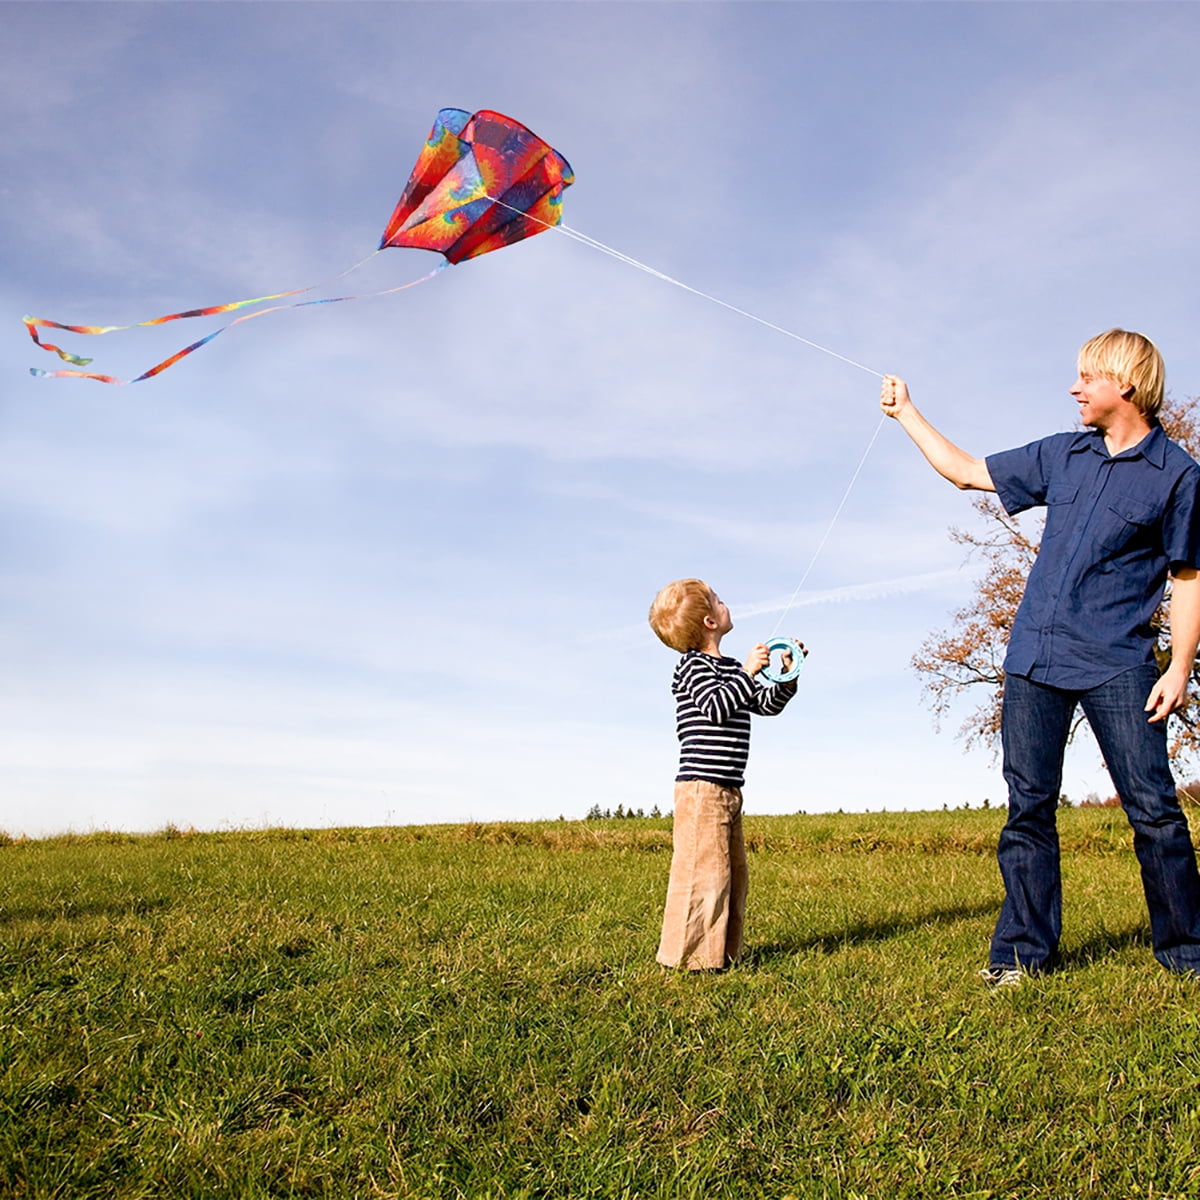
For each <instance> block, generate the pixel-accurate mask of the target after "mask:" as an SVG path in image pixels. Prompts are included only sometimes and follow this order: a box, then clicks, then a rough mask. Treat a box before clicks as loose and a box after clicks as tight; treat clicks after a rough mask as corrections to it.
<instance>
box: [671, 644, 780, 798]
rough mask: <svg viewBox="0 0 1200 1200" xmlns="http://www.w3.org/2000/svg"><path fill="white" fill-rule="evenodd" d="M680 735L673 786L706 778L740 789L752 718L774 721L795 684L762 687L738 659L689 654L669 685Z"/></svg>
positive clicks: (681, 661)
mask: <svg viewBox="0 0 1200 1200" xmlns="http://www.w3.org/2000/svg"><path fill="white" fill-rule="evenodd" d="M671 691H672V692H674V694H675V699H676V702H677V709H676V717H675V723H676V732H677V733H678V735H679V774H678V775H676V776H675V779H676V782H678V781H680V780H688V779H704V780H707V781H708V782H710V783H718V784H720V785H721V786H722V787H741V786H742V785H743V784H744V783H745V781H746V761H747V759H748V758H749V756H750V714H751V713H758V714H759V715H760V716H764V717H773V716H776V715H777V714H779V713H781V712H783V709H784V706H785V705H786V704H787V702H788V701H789V700H790V699H791V698H792V697H793V696H794V695H795V694H796V683H795V681H794V680H793V681H792V682H790V683H775V684H770V685H767V686H765V687H764V686H761V685H759V684H757V683H755V681H754V680H753V679H752V678H751V677H750V676H749V675H748V674H746V671H745V669H744V668H743V667H742V665H741V663H739V662H738V661H737V659H736V658H726V657H724V656H722V657H720V658H714V657H713V655H711V654H705V653H704V652H703V651H701V650H689V651H688V652H687V653H686V654H685V655H684V656H683V657H682V658H681V659H680V660H679V665H678V666H677V667H676V668H675V675H674V678H673V679H672V680H671Z"/></svg>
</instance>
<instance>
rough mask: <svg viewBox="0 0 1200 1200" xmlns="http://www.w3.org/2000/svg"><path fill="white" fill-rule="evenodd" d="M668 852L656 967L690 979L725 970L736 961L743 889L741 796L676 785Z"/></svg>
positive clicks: (692, 783) (703, 785)
mask: <svg viewBox="0 0 1200 1200" xmlns="http://www.w3.org/2000/svg"><path fill="white" fill-rule="evenodd" d="M673 845H674V849H673V853H672V855H671V877H670V880H669V882H668V883H667V903H666V909H665V911H664V912H663V927H662V940H661V941H660V942H659V946H658V956H657V957H658V961H659V962H660V963H662V965H663V966H664V967H686V968H687V969H688V970H690V971H703V970H711V969H714V968H720V967H724V966H727V965H728V964H729V963H730V962H733V961H736V960H737V959H738V958H740V957H741V953H742V931H743V928H744V926H745V920H746V892H747V888H748V884H749V873H748V871H747V866H746V843H745V839H744V838H743V836H742V790H741V788H735V787H722V786H721V785H720V784H718V783H708V782H706V781H705V780H685V781H680V782H677V783H676V784H675V829H674V835H673Z"/></svg>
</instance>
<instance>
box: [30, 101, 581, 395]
mask: <svg viewBox="0 0 1200 1200" xmlns="http://www.w3.org/2000/svg"><path fill="white" fill-rule="evenodd" d="M574 179H575V175H574V173H573V172H572V170H571V166H570V164H569V163H568V162H567V160H566V159H565V158H563V156H562V155H561V154H559V153H558V151H557V150H554V149H553V148H551V147H550V146H549V145H548V144H547V143H546V142H544V141H542V139H541V138H539V137H537V136H536V135H535V134H533V133H531V132H530V131H529V130H528V129H526V128H525V126H524V125H522V124H520V122H518V121H514V120H513V119H512V118H511V117H505V116H502V115H501V114H500V113H497V112H491V111H489V110H487V109H484V110H482V111H480V112H477V113H474V114H471V113H467V112H464V111H463V110H462V109H458V108H443V109H442V110H441V112H439V113H438V115H437V118H436V119H435V120H434V123H433V129H432V130H431V131H430V134H429V137H428V138H427V139H426V142H425V146H424V148H423V149H422V151H421V153H420V155H419V157H418V158H417V162H416V165H415V166H414V167H413V169H412V174H411V175H410V176H409V179H408V183H407V185H406V186H405V188H404V193H403V195H402V196H401V197H400V202H399V203H398V204H397V205H396V208H395V211H394V212H393V213H392V215H391V218H390V219H389V221H388V223H387V227H386V228H385V229H384V231H383V237H382V238H381V240H380V242H379V246H378V248H377V249H376V250H375V251H374V252H373V253H372V254H370V255H368V256H367V258H365V259H363V262H362V263H357V264H355V266H353V267H350V268H349V269H348V270H346V271H343V272H342V274H341V275H339V276H337V278H339V279H340V278H342V277H343V276H345V275H348V274H349V273H350V271H353V270H356V269H357V268H358V267H360V266H362V265H363V263H365V262H367V261H368V259H370V258H373V257H374V256H375V254H378V253H379V252H380V251H382V250H386V249H388V248H389V247H393V246H409V247H413V248H415V249H419V250H434V251H436V252H437V253H439V254H441V255H443V256H444V260H443V261H442V262H440V263H439V264H438V265H437V267H435V268H434V269H433V270H432V271H430V272H429V274H427V275H424V276H422V277H421V278H420V279H416V280H413V281H412V282H411V283H405V284H401V285H400V286H399V287H395V288H388V289H386V290H385V291H383V292H374V293H372V295H376V296H383V295H388V294H390V293H392V292H399V291H403V290H404V289H405V288H410V287H415V286H416V285H417V284H419V283H424V282H425V281H426V280H428V279H432V278H433V276H434V275H436V274H437V273H438V271H440V270H441V269H442V268H443V267H445V266H447V265H449V264H452V263H459V262H462V261H463V260H464V259H468V258H477V257H478V256H479V255H481V254H487V253H488V252H489V251H491V250H499V249H500V248H501V247H503V246H511V245H512V244H513V243H514V242H519V241H521V240H522V239H524V238H527V237H532V236H533V235H534V234H535V233H541V232H542V230H544V229H550V228H552V227H553V226H555V225H557V224H559V222H560V221H561V220H562V194H563V189H564V188H567V187H569V186H570V185H571V184H572V183H573V182H574ZM317 286H320V285H317ZM313 290H314V288H312V287H308V288H298V289H297V290H295V291H290V292H276V293H274V294H273V295H270V296H258V297H256V298H255V299H253V300H235V301H233V302H232V303H230V304H217V305H213V306H211V307H209V308H193V309H188V310H187V311H186V312H177V313H169V314H168V315H167V316H165V317H154V318H153V319H152V320H149V321H138V322H136V323H135V324H134V325H61V324H59V323H58V322H57V321H46V320H43V319H42V318H41V317H31V316H26V317H25V318H24V321H25V328H26V329H28V331H29V336H30V337H31V338H33V340H34V342H36V343H37V344H38V345H39V346H41V347H42V349H43V350H50V351H53V352H54V353H55V354H57V355H58V356H59V358H61V359H62V360H63V361H64V362H69V363H72V364H73V365H74V366H77V367H84V366H87V365H88V364H89V363H90V362H91V361H92V360H91V359H90V358H81V357H79V356H78V355H75V354H70V353H68V352H67V351H66V350H63V349H61V348H60V347H59V346H55V345H52V344H51V343H50V342H43V341H42V340H41V339H40V338H39V337H38V333H37V331H38V329H39V328H41V329H62V330H64V331H66V332H68V333H85V334H99V333H113V332H116V331H117V330H121V329H134V328H138V327H139V326H143V325H163V324H166V323H167V322H168V321H180V320H184V319H186V318H189V317H210V316H215V315H217V314H219V313H227V312H233V311H235V310H236V309H239V308H246V307H248V306H249V305H253V304H262V303H265V302H266V301H268V300H282V299H286V298H287V297H289V296H299V295H302V294H303V293H305V292H311V291H313ZM360 298H361V297H358V296H332V297H327V298H326V299H322V300H304V301H301V302H299V303H296V304H277V305H274V306H273V307H271V308H262V309H258V310H257V311H256V312H252V313H246V314H245V315H244V316H241V317H238V318H236V320H233V321H230V322H229V324H228V325H223V326H221V328H220V329H217V330H214V331H213V332H212V333H210V334H209V335H208V336H207V337H203V338H201V339H200V340H199V341H198V342H193V343H192V344H191V345H190V346H187V347H185V348H184V349H183V350H180V351H178V352H177V353H176V354H172V355H171V357H170V358H167V359H164V360H163V361H162V362H160V363H158V364H157V365H155V366H153V367H151V368H150V369H149V370H148V371H144V372H143V373H142V374H141V375H139V376H137V378H136V379H132V380H126V379H116V378H114V377H113V376H111V375H100V374H96V373H94V372H90V371H75V370H60V371H42V370H39V369H38V368H37V367H31V368H30V374H32V375H36V376H38V377H40V378H44V379H46V378H49V379H53V378H61V377H63V376H72V377H75V378H77V379H97V380H99V381H100V382H101V383H116V384H123V383H140V382H141V381H142V380H143V379H151V378H153V377H154V376H155V375H158V374H160V373H161V372H163V371H165V370H166V369H167V368H168V367H169V366H171V365H173V364H174V363H177V362H178V361H179V360H180V359H181V358H183V357H184V356H185V355H188V354H191V353H192V352H193V351H194V350H198V349H199V348H200V347H201V346H203V345H205V344H206V343H208V342H211V341H212V340H213V338H215V337H216V336H217V335H218V334H220V333H223V332H224V331H225V330H226V329H229V328H231V327H232V326H234V325H237V324H240V323H241V322H242V321H249V320H251V319H252V318H253V317H261V316H264V315H265V314H266V313H269V312H277V311H279V310H280V309H282V308H305V307H307V306H308V305H312V304H336V303H340V302H341V301H344V300H357V299H360Z"/></svg>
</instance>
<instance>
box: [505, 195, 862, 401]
mask: <svg viewBox="0 0 1200 1200" xmlns="http://www.w3.org/2000/svg"><path fill="white" fill-rule="evenodd" d="M487 199H488V200H490V201H491V202H492V203H493V204H498V205H499V206H500V207H501V208H507V209H508V210H509V211H510V212H514V213H519V214H520V215H521V216H523V217H524V218H525V219H526V220H527V221H532V222H534V223H535V224H538V225H541V226H542V227H543V228H544V229H552V230H554V231H555V232H556V233H561V234H563V235H564V236H565V237H569V238H572V239H573V240H574V241H577V242H582V243H583V245H585V246H590V247H591V248H592V249H593V250H599V251H600V253H601V254H607V255H609V257H610V258H615V259H616V260H617V261H618V262H623V263H625V264H627V265H628V266H631V267H636V268H637V269H638V270H639V271H645V273H646V274H647V275H653V276H654V278H655V279H661V280H662V281H663V283H669V284H672V285H673V286H675V287H677V288H682V289H683V290H684V291H685V292H691V293H692V295H693V296H699V297H700V298H701V299H702V300H708V301H710V302H711V303H713V304H718V305H720V306H721V307H722V308H726V309H728V310H729V311H730V312H734V313H737V314H738V316H740V317H745V318H746V319H747V320H750V321H757V322H758V324H759V325H765V326H766V327H767V328H768V329H773V330H774V331H775V332H776V333H782V334H783V335H784V336H785V337H790V338H792V339H794V340H795V341H797V342H802V343H803V344H804V345H805V346H808V347H810V348H811V349H813V350H819V351H820V352H821V353H822V354H828V355H829V356H830V357H831V358H836V359H838V360H839V361H840V362H844V363H846V364H847V365H849V366H851V367H857V368H858V369H859V370H860V371H866V373H867V374H868V375H874V376H875V378H876V379H883V378H884V376H883V373H882V372H880V371H876V370H875V368H874V367H868V366H866V364H864V363H860V362H856V361H855V360H854V359H852V358H847V357H846V356H845V355H844V354H839V353H838V352H837V351H836V350H830V349H829V347H828V346H822V345H820V344H819V343H817V342H813V341H810V340H809V339H808V338H806V337H801V336H800V335H799V334H798V333H794V332H793V331H792V330H790V329H785V328H784V327H783V326H782V325H776V324H775V322H774V321H768V320H767V319H766V318H765V317H760V316H757V315H756V314H755V313H752V312H747V311H746V309H744V308H738V306H737V305H736V304H730V303H729V301H728V300H722V299H721V298H720V297H719V296H713V295H710V294H709V293H708V292H702V291H701V290H700V289H699V288H694V287H692V286H691V284H687V283H684V282H683V281H682V280H681V279H675V278H674V277H673V276H671V275H668V274H666V273H665V272H663V271H660V270H658V268H657V267H652V266H650V265H649V264H648V263H644V262H639V261H638V260H637V259H636V258H632V257H631V256H630V255H628V254H625V253H623V252H622V251H620V250H618V249H616V248H615V247H613V246H606V245H605V244H604V243H603V242H601V241H599V240H597V239H596V238H594V237H591V236H590V235H588V234H586V233H583V232H581V231H580V230H578V229H572V228H571V226H569V225H563V224H561V223H559V224H554V223H553V222H550V221H543V220H542V219H541V218H540V217H535V216H533V215H532V213H528V212H524V211H523V210H522V209H519V208H514V207H513V206H512V205H511V204H507V203H505V202H504V201H503V200H501V199H500V198H499V197H498V196H492V195H488V196H487Z"/></svg>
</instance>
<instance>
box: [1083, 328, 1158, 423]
mask: <svg viewBox="0 0 1200 1200" xmlns="http://www.w3.org/2000/svg"><path fill="white" fill-rule="evenodd" d="M1079 372H1080V374H1081V375H1082V374H1088V375H1099V376H1102V377H1103V378H1105V379H1111V380H1113V381H1114V382H1115V383H1117V384H1119V385H1120V386H1121V387H1122V388H1127V387H1131V388H1133V394H1132V395H1131V396H1130V397H1129V399H1130V400H1131V401H1132V402H1133V403H1134V404H1135V405H1137V407H1138V410H1139V411H1140V412H1141V414H1142V416H1144V417H1145V418H1146V420H1148V421H1153V420H1155V419H1156V418H1157V416H1158V410H1159V408H1161V407H1162V402H1163V388H1164V385H1165V379H1166V369H1165V368H1164V366H1163V360H1162V355H1161V354H1159V352H1158V347H1157V346H1156V345H1155V344H1154V343H1153V342H1152V341H1151V340H1150V339H1149V338H1148V337H1146V335H1145V334H1143V333H1130V332H1129V331H1128V330H1125V329H1110V330H1108V332H1107V333H1098V334H1097V335H1096V336H1095V337H1094V338H1092V339H1091V341H1088V342H1084V344H1083V345H1082V346H1081V347H1080V348H1079Z"/></svg>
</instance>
